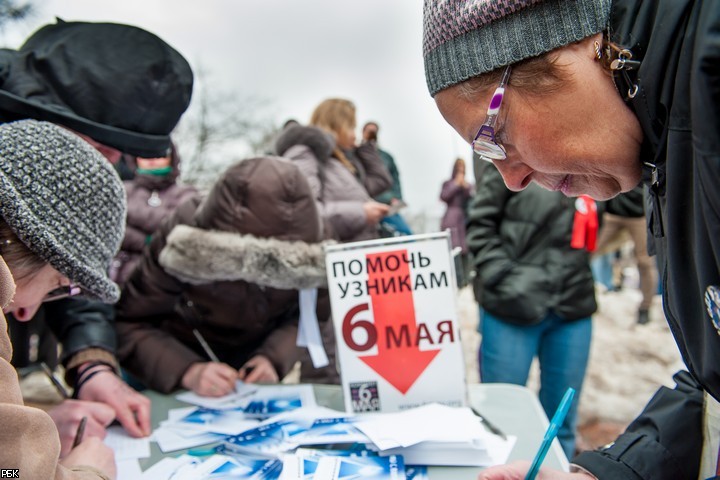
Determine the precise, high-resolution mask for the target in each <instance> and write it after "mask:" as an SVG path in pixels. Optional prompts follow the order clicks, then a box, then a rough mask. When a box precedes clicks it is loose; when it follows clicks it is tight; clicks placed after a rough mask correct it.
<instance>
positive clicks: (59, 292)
mask: <svg viewBox="0 0 720 480" xmlns="http://www.w3.org/2000/svg"><path fill="white" fill-rule="evenodd" d="M81 292H82V289H81V288H80V287H79V286H77V285H73V284H72V283H71V284H70V285H63V286H62V287H58V288H56V289H54V290H50V291H49V292H48V293H47V294H46V295H45V296H44V297H43V300H42V301H43V302H52V301H55V300H60V299H62V298H67V297H74V296H75V295H79V294H80V293H81Z"/></svg>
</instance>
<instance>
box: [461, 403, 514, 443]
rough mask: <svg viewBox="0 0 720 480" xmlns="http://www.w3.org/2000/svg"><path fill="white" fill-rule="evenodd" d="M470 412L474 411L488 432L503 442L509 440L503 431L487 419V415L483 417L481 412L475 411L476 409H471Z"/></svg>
mask: <svg viewBox="0 0 720 480" xmlns="http://www.w3.org/2000/svg"><path fill="white" fill-rule="evenodd" d="M470 410H472V412H473V413H474V414H475V416H476V417H478V418H479V419H480V422H481V423H482V424H483V425H485V428H487V429H488V430H490V431H491V432H492V433H494V434H495V435H497V436H498V437H500V438H502V439H503V440H507V435H505V433H503V431H502V430H500V429H499V428H498V427H497V426H495V425H494V424H493V423H491V422H490V420H488V419H487V417H485V415H483V414H481V413H480V412H478V411H477V410H475V408H474V407H470Z"/></svg>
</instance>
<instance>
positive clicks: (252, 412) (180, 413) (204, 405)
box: [152, 382, 316, 452]
mask: <svg viewBox="0 0 720 480" xmlns="http://www.w3.org/2000/svg"><path fill="white" fill-rule="evenodd" d="M177 398H178V399H179V400H182V401H185V402H188V403H194V404H196V405H199V406H197V407H186V408H178V409H174V410H171V411H169V412H168V419H167V420H165V421H164V422H161V423H160V427H159V428H158V429H156V430H155V432H153V436H152V439H153V440H155V441H156V442H157V444H158V446H159V447H160V450H162V451H163V452H172V451H176V450H182V449H185V448H193V447H197V446H199V445H207V444H209V443H216V442H219V441H222V440H223V439H225V438H227V437H228V436H231V435H235V434H238V433H240V432H244V431H246V430H249V429H252V428H254V427H256V426H257V425H258V423H259V421H260V420H262V419H267V418H269V417H272V416H273V415H276V414H279V413H282V412H289V411H293V410H296V409H300V408H304V407H307V408H312V407H315V405H316V402H315V394H314V393H313V390H312V386H310V385H297V386H292V387H290V386H287V387H285V386H283V387H279V386H262V387H258V386H250V385H246V384H243V383H242V382H238V385H237V388H236V392H234V393H232V394H230V395H226V396H224V397H219V398H208V397H201V396H199V395H195V394H194V393H191V392H186V393H182V394H180V395H178V397H177Z"/></svg>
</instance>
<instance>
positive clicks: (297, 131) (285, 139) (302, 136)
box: [275, 125, 335, 162]
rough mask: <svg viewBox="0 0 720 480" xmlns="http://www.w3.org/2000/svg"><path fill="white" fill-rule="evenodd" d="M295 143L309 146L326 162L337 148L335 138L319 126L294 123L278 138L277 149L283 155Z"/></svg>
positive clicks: (318, 157) (317, 156)
mask: <svg viewBox="0 0 720 480" xmlns="http://www.w3.org/2000/svg"><path fill="white" fill-rule="evenodd" d="M295 145H305V146H307V147H308V148H310V150H312V152H313V154H314V155H315V157H316V158H317V159H318V160H319V161H321V162H326V161H327V160H328V159H329V158H330V155H332V151H333V149H334V148H335V140H334V139H333V138H332V136H331V135H330V134H328V133H326V132H324V131H323V130H321V129H319V128H317V127H304V126H302V125H293V126H291V127H288V128H286V129H285V130H283V132H282V133H281V134H280V136H279V137H278V138H277V140H276V141H275V151H276V153H277V154H278V155H280V156H282V155H284V154H285V152H287V151H288V150H289V149H290V148H292V147H294V146H295Z"/></svg>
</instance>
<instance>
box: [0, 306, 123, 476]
mask: <svg viewBox="0 0 720 480" xmlns="http://www.w3.org/2000/svg"><path fill="white" fill-rule="evenodd" d="M11 357H12V347H11V346H10V339H9V337H8V334H7V323H6V321H5V316H4V315H2V314H0V382H2V383H0V384H1V385H2V388H0V425H2V428H1V429H0V465H2V468H17V469H19V470H20V478H33V479H35V478H37V479H54V480H90V479H94V480H100V479H107V478H109V477H107V476H105V475H103V474H102V473H100V472H98V471H97V470H95V469H93V468H91V467H73V468H66V467H64V466H62V465H60V463H59V458H60V437H59V435H58V431H57V429H56V428H55V424H54V423H53V421H52V419H51V418H50V416H49V415H48V414H47V413H45V412H44V411H42V410H40V409H37V408H32V407H27V406H25V405H24V404H23V399H22V394H21V392H20V384H19V382H18V376H17V372H16V371H15V368H13V366H12V365H10V358H11Z"/></svg>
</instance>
